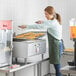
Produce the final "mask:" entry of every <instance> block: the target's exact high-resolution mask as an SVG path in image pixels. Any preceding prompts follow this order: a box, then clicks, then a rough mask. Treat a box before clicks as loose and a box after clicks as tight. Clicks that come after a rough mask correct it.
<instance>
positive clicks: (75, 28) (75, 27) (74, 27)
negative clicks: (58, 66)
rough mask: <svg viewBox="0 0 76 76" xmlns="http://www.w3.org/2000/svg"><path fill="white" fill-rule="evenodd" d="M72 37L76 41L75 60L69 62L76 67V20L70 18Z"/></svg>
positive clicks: (75, 42)
mask: <svg viewBox="0 0 76 76" xmlns="http://www.w3.org/2000/svg"><path fill="white" fill-rule="evenodd" d="M70 38H71V39H72V40H73V41H74V61H73V62H68V63H69V65H72V66H75V69H76V20H75V18H73V19H71V20H70Z"/></svg>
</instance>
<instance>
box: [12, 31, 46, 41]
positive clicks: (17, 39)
mask: <svg viewBox="0 0 76 76" xmlns="http://www.w3.org/2000/svg"><path fill="white" fill-rule="evenodd" d="M30 32H32V33H44V35H42V36H38V37H36V38H34V39H27V38H16V37H14V38H13V41H19V40H20V41H25V40H37V39H39V38H41V37H43V36H45V35H46V32H45V31H30ZM30 32H26V33H30ZM26 33H22V34H26ZM22 34H18V35H22ZM18 35H16V36H18Z"/></svg>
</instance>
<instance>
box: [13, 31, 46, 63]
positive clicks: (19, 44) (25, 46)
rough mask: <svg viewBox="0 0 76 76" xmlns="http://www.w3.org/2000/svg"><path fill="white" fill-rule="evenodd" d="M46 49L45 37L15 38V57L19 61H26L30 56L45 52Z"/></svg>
mask: <svg viewBox="0 0 76 76" xmlns="http://www.w3.org/2000/svg"><path fill="white" fill-rule="evenodd" d="M37 33H38V32H37ZM39 33H40V32H39ZM21 35H22V34H21ZM18 36H19V35H18ZM45 51H46V40H45V39H39V37H38V38H37V37H36V39H26V38H23V39H22V38H14V42H13V57H15V58H16V60H17V61H18V62H22V60H23V63H26V62H27V61H26V60H27V58H28V57H31V56H34V55H38V54H43V53H45Z"/></svg>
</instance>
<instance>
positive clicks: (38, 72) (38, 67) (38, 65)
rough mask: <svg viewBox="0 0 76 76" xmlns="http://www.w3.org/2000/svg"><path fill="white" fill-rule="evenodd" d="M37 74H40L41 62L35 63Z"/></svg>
mask: <svg viewBox="0 0 76 76" xmlns="http://www.w3.org/2000/svg"><path fill="white" fill-rule="evenodd" d="M37 76H41V63H39V64H37Z"/></svg>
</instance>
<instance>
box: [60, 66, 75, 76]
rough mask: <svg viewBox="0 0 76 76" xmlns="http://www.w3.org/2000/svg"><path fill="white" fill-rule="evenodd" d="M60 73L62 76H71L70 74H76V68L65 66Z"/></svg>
mask: <svg viewBox="0 0 76 76" xmlns="http://www.w3.org/2000/svg"><path fill="white" fill-rule="evenodd" d="M61 73H62V74H64V75H68V76H71V75H72V74H76V67H75V66H69V65H67V66H65V67H63V68H61Z"/></svg>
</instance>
